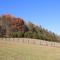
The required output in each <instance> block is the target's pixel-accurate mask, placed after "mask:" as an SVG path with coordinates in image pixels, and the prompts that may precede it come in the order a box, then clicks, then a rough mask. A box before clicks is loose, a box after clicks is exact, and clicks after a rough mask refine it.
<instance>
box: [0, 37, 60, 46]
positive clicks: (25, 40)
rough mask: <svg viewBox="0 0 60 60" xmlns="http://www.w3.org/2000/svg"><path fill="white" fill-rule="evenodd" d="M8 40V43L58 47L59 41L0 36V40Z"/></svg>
mask: <svg viewBox="0 0 60 60" xmlns="http://www.w3.org/2000/svg"><path fill="white" fill-rule="evenodd" d="M1 41H3V42H9V43H26V44H36V45H44V46H51V47H60V43H57V42H50V41H45V40H39V39H30V38H0V42H1Z"/></svg>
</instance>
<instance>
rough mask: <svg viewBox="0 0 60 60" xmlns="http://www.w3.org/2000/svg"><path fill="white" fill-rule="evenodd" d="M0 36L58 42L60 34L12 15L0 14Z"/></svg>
mask: <svg viewBox="0 0 60 60" xmlns="http://www.w3.org/2000/svg"><path fill="white" fill-rule="evenodd" d="M0 37H9V38H11V37H12V38H32V39H41V40H46V41H56V42H60V36H58V35H57V34H55V33H54V32H51V31H48V30H47V29H45V28H42V26H37V25H35V24H33V23H32V22H28V23H26V22H25V21H24V20H23V19H21V18H16V17H13V16H12V15H2V16H0Z"/></svg>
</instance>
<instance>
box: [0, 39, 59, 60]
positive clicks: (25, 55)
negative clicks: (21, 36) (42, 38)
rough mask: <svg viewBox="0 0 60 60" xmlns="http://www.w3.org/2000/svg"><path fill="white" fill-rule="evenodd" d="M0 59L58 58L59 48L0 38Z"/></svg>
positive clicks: (43, 59)
mask: <svg viewBox="0 0 60 60" xmlns="http://www.w3.org/2000/svg"><path fill="white" fill-rule="evenodd" d="M0 60H60V48H59V47H51V46H43V45H35V44H26V43H19V42H15V43H14V42H9V41H8V42H7V41H2V40H0Z"/></svg>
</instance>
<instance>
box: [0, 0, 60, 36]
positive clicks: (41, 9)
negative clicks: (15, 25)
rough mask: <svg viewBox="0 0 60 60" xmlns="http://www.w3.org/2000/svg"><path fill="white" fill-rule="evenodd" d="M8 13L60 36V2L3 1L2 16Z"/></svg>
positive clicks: (49, 0) (54, 0) (1, 4)
mask: <svg viewBox="0 0 60 60" xmlns="http://www.w3.org/2000/svg"><path fill="white" fill-rule="evenodd" d="M6 13H8V14H12V15H14V16H16V17H20V18H23V19H24V21H26V22H29V21H30V22H32V23H34V24H36V25H41V26H42V27H44V28H45V29H48V30H49V31H52V32H55V33H56V34H58V35H60V0H1V1H0V15H2V14H6Z"/></svg>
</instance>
